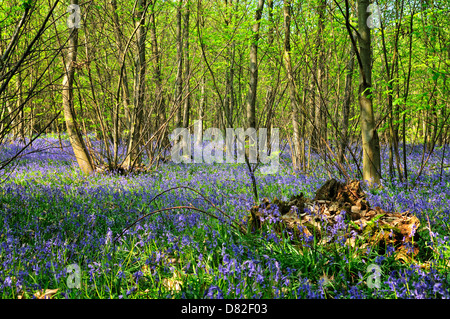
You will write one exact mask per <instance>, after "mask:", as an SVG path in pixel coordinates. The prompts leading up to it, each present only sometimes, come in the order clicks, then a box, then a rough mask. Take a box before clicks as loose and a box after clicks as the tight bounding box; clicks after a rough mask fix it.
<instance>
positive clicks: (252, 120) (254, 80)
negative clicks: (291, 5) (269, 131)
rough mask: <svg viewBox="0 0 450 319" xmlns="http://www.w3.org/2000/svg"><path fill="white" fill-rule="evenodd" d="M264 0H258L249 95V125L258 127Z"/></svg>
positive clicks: (253, 33)
mask: <svg viewBox="0 0 450 319" xmlns="http://www.w3.org/2000/svg"><path fill="white" fill-rule="evenodd" d="M263 7H264V0H258V6H257V8H256V12H255V24H254V25H253V28H252V37H251V41H252V42H251V44H250V84H249V89H248V95H247V127H249V128H255V129H256V90H257V86H258V40H259V26H260V24H261V22H260V20H261V15H262V11H263Z"/></svg>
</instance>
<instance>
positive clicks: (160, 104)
mask: <svg viewBox="0 0 450 319" xmlns="http://www.w3.org/2000/svg"><path fill="white" fill-rule="evenodd" d="M155 2H156V0H149V5H150V7H151V13H150V17H149V23H148V24H149V27H150V43H151V45H152V62H153V81H154V83H155V88H156V89H155V103H156V114H157V119H158V120H157V122H158V125H156V129H159V128H160V127H161V126H162V125H166V124H167V123H166V121H167V120H166V106H165V101H164V90H163V85H162V78H161V65H160V61H161V57H160V51H159V48H158V39H157V36H156V34H157V33H156V18H155V10H154V6H155ZM161 134H162V138H161V139H160V141H161V145H159V146H161V147H166V146H167V145H169V144H170V141H169V137H168V133H167V126H166V127H165V128H164V129H163V130H162V132H161ZM164 157H165V156H164Z"/></svg>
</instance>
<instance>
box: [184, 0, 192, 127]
mask: <svg viewBox="0 0 450 319" xmlns="http://www.w3.org/2000/svg"><path fill="white" fill-rule="evenodd" d="M189 6H190V4H189V0H187V1H186V12H185V14H184V30H183V33H184V35H183V38H184V39H183V40H184V65H185V69H184V76H185V78H184V82H185V83H186V84H185V88H186V90H185V92H186V97H185V99H184V112H183V127H186V128H187V127H189V113H190V108H191V103H190V102H191V99H190V94H189V91H190V90H191V88H190V85H189V82H190V78H191V71H190V63H189V15H190V8H189Z"/></svg>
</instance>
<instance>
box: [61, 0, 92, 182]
mask: <svg viewBox="0 0 450 319" xmlns="http://www.w3.org/2000/svg"><path fill="white" fill-rule="evenodd" d="M70 4H74V5H78V0H71V2H70ZM69 32H70V34H69V39H68V41H67V43H68V49H67V54H66V58H65V65H64V67H65V72H64V78H63V82H62V104H63V111H64V118H65V121H66V126H67V133H68V135H69V140H70V144H71V145H72V148H73V152H74V154H75V158H76V159H77V162H78V165H79V166H80V168H81V170H82V171H83V173H85V174H90V173H92V172H93V171H94V167H93V165H92V160H91V157H90V156H89V153H88V151H87V148H86V145H85V143H84V140H83V138H82V136H81V133H80V130H79V128H78V126H77V121H76V117H75V108H74V101H73V79H74V74H75V67H74V63H75V61H76V60H77V49H78V29H77V28H72V29H69Z"/></svg>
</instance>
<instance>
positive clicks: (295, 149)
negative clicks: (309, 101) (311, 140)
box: [283, 0, 300, 170]
mask: <svg viewBox="0 0 450 319" xmlns="http://www.w3.org/2000/svg"><path fill="white" fill-rule="evenodd" d="M283 13H284V64H285V67H286V73H287V78H288V86H289V100H290V105H291V108H292V113H291V114H292V126H293V129H294V138H293V143H292V144H293V145H292V160H293V166H294V170H298V169H300V156H299V154H300V128H299V122H298V117H299V114H298V107H297V98H296V89H295V83H294V76H293V74H292V64H291V43H290V35H291V1H290V0H284V8H283Z"/></svg>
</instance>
